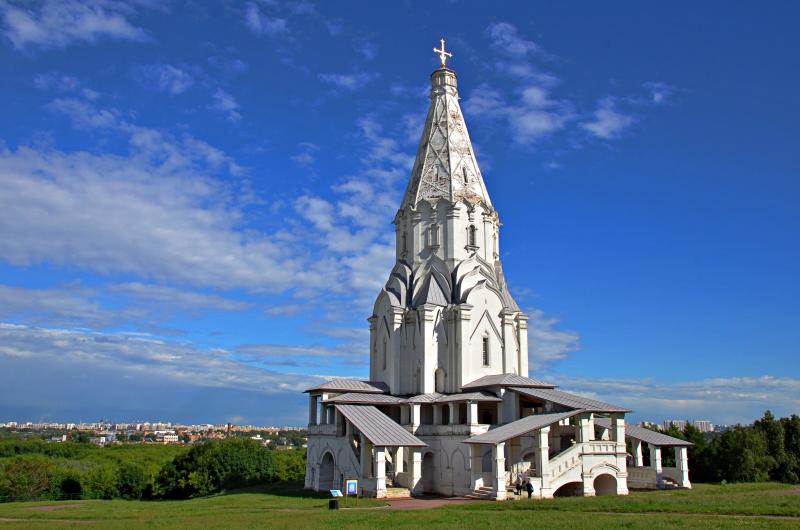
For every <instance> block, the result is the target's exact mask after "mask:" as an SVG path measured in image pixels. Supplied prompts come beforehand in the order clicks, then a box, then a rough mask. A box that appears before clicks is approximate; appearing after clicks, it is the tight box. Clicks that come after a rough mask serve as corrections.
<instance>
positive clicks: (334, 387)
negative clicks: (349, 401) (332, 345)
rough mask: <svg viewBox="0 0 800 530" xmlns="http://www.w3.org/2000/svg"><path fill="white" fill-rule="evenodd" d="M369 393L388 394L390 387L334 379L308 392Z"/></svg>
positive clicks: (377, 382) (367, 382) (366, 382)
mask: <svg viewBox="0 0 800 530" xmlns="http://www.w3.org/2000/svg"><path fill="white" fill-rule="evenodd" d="M317 391H328V392H367V393H373V394H386V393H388V392H389V387H388V386H387V385H386V383H383V382H380V381H359V380H357V379H332V380H330V381H328V382H326V383H322V384H321V385H317V386H315V387H312V388H309V389H308V390H306V392H317Z"/></svg>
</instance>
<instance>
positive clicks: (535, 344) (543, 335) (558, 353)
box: [527, 308, 580, 370]
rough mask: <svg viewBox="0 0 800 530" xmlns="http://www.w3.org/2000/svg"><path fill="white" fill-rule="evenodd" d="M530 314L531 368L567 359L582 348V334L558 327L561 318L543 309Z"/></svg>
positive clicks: (529, 312) (529, 358)
mask: <svg viewBox="0 0 800 530" xmlns="http://www.w3.org/2000/svg"><path fill="white" fill-rule="evenodd" d="M527 314H528V362H529V366H530V369H531V370H535V369H540V368H542V367H545V366H548V365H550V364H552V363H554V362H556V361H560V360H562V359H565V358H566V357H567V355H569V354H570V353H573V352H576V351H578V350H579V349H580V336H579V335H578V333H576V332H574V331H564V330H559V329H556V326H557V325H558V324H559V320H558V319H557V318H555V317H552V316H548V315H546V314H545V313H544V311H542V310H541V309H536V308H530V309H528V310H527Z"/></svg>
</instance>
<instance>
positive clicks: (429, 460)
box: [422, 453, 436, 493]
mask: <svg viewBox="0 0 800 530" xmlns="http://www.w3.org/2000/svg"><path fill="white" fill-rule="evenodd" d="M435 485H436V460H435V458H434V456H433V453H427V454H426V455H425V456H424V457H423V458H422V489H423V490H424V491H425V493H434V488H435Z"/></svg>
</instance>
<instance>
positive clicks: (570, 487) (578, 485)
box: [553, 482, 583, 497]
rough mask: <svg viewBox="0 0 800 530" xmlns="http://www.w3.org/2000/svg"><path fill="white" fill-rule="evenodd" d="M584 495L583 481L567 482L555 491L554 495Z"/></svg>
mask: <svg viewBox="0 0 800 530" xmlns="http://www.w3.org/2000/svg"><path fill="white" fill-rule="evenodd" d="M582 495H583V482H567V483H566V484H564V485H563V486H561V487H560V488H558V489H557V490H556V491H554V492H553V497H580V496H582Z"/></svg>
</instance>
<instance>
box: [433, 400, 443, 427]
mask: <svg viewBox="0 0 800 530" xmlns="http://www.w3.org/2000/svg"><path fill="white" fill-rule="evenodd" d="M433 424H434V425H441V424H442V406H441V405H440V404H438V403H434V404H433Z"/></svg>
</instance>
